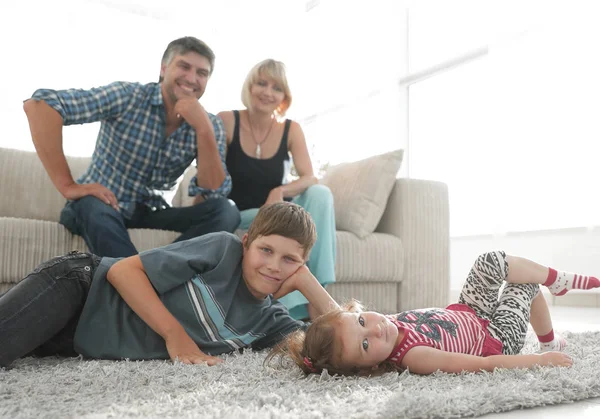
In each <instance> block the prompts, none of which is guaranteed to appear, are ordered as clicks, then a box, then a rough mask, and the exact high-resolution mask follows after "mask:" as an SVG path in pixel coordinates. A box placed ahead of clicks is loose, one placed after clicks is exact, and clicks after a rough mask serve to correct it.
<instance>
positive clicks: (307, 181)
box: [279, 121, 318, 198]
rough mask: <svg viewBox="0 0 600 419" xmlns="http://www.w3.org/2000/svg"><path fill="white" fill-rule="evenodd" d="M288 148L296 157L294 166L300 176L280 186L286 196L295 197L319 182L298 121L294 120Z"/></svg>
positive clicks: (293, 156) (294, 157)
mask: <svg viewBox="0 0 600 419" xmlns="http://www.w3.org/2000/svg"><path fill="white" fill-rule="evenodd" d="M288 148H289V151H290V153H291V154H292V159H294V166H295V167H296V171H297V172H298V176H299V178H298V179H296V180H295V181H293V182H290V183H287V184H285V185H281V186H279V188H281V193H282V195H283V197H284V198H293V197H295V196H296V195H299V194H301V193H302V192H304V191H305V190H306V189H308V187H310V186H312V185H315V184H317V183H318V179H317V178H316V177H315V173H314V171H313V167H312V162H311V161H310V155H309V154H308V147H307V146H306V139H305V138H304V132H303V131H302V128H301V127H300V125H299V124H298V123H297V122H294V121H292V123H291V126H290V133H289V138H288Z"/></svg>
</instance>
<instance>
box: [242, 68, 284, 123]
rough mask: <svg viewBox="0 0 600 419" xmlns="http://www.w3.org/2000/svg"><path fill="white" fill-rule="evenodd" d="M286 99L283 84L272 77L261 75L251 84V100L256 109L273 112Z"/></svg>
mask: <svg viewBox="0 0 600 419" xmlns="http://www.w3.org/2000/svg"><path fill="white" fill-rule="evenodd" d="M284 99H285V93H284V92H283V86H281V85H280V84H279V83H278V82H277V81H275V80H273V79H272V78H270V77H263V76H262V75H260V76H259V78H258V80H256V82H254V83H253V84H252V86H250V100H251V102H252V103H251V106H252V109H253V110H254V111H258V112H265V113H268V114H272V113H273V112H274V111H275V109H277V108H278V107H279V105H281V103H282V102H283V100H284Z"/></svg>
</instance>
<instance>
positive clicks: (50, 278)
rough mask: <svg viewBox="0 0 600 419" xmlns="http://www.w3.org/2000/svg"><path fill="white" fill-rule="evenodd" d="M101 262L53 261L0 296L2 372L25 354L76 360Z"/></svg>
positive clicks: (74, 257) (80, 258)
mask: <svg viewBox="0 0 600 419" xmlns="http://www.w3.org/2000/svg"><path fill="white" fill-rule="evenodd" d="M99 263H100V258H99V257H97V256H95V255H92V254H89V253H80V252H71V253H69V254H67V255H64V256H59V257H55V258H53V259H50V260H49V261H47V262H44V263H42V264H41V265H39V266H38V267H37V268H36V269H34V270H33V271H32V272H31V273H30V274H29V275H27V276H26V277H25V278H24V279H23V280H22V281H21V282H19V283H18V284H17V285H15V286H14V287H13V288H11V289H10V290H8V291H7V292H6V293H5V294H4V295H2V296H1V297H0V367H8V366H9V365H10V364H11V363H12V362H13V361H14V360H15V359H18V358H21V357H23V356H25V355H37V356H49V355H62V356H75V355H77V354H76V353H75V350H74V349H73V337H74V336H75V329H76V327H77V322H78V321H79V317H80V316H81V310H82V309H83V305H84V303H85V300H86V299H87V295H88V291H89V289H90V285H91V283H92V278H93V276H94V272H95V271H96V268H97V267H98V264H99Z"/></svg>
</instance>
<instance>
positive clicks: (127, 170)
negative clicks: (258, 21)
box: [23, 37, 240, 257]
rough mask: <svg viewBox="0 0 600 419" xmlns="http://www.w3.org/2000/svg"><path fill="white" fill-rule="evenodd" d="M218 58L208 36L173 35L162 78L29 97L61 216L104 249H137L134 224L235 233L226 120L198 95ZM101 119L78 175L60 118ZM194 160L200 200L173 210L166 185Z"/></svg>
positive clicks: (194, 191)
mask: <svg viewBox="0 0 600 419" xmlns="http://www.w3.org/2000/svg"><path fill="white" fill-rule="evenodd" d="M214 59H215V55H214V53H213V51H212V50H211V49H210V48H209V47H208V46H207V45H206V44H205V43H204V42H202V41H200V40H198V39H196V38H193V37H184V38H180V39H176V40H174V41H172V42H171V43H170V44H169V45H168V47H167V49H166V50H165V52H164V54H163V58H162V62H161V69H160V79H159V82H158V83H148V84H146V85H142V84H140V83H128V82H115V83H112V84H109V85H108V86H103V87H98V88H93V89H90V90H75V89H69V90H61V91H54V90H48V89H40V90H37V91H36V92H35V93H34V94H33V96H32V98H31V99H29V100H27V101H26V102H25V104H24V106H23V107H24V110H25V113H26V114H27V118H28V120H29V127H30V130H31V136H32V139H33V143H34V145H35V148H36V150H37V153H38V156H39V157H40V160H41V161H42V163H43V165H44V167H45V169H46V171H47V172H48V175H49V176H50V178H51V180H52V182H53V183H54V185H55V187H56V188H57V189H58V191H59V192H60V193H61V194H62V195H63V196H64V197H65V198H66V199H67V200H68V201H67V204H66V206H65V208H64V209H63V210H62V212H61V217H60V222H61V224H63V225H64V226H65V227H67V228H68V229H69V230H70V231H71V232H73V233H74V234H79V235H81V236H82V237H83V238H84V240H85V242H86V244H87V245H88V247H89V249H90V251H91V252H93V253H95V254H96V255H99V256H110V257H126V256H132V255H135V254H137V250H136V248H135V246H134V245H133V243H132V242H131V240H130V238H129V234H128V233H127V229H128V228H154V229H164V230H173V231H178V232H181V233H182V234H181V235H180V236H179V237H178V238H177V240H176V241H181V240H186V239H189V238H192V237H196V236H201V235H203V234H206V233H209V232H214V231H229V232H233V231H234V230H235V228H236V227H237V225H238V224H239V221H240V217H239V211H238V210H237V208H236V207H235V206H233V205H230V203H229V201H228V200H227V198H226V197H227V195H228V194H229V191H230V190H231V179H230V177H229V174H228V173H227V170H226V167H225V147H226V138H225V131H224V129H223V125H222V122H221V120H220V119H219V118H217V117H215V116H214V115H211V114H208V113H207V112H206V111H205V110H204V108H203V107H202V105H201V104H200V103H199V102H198V99H200V97H202V95H203V94H204V91H205V89H206V84H207V82H208V79H209V78H210V75H211V74H212V71H213V69H214ZM96 121H100V122H101V126H100V132H99V134H98V139H97V143H96V148H95V150H94V153H93V155H92V162H91V165H90V167H89V168H88V169H87V171H86V172H85V173H84V174H83V176H81V177H80V178H79V179H78V180H77V182H75V181H74V180H73V177H72V176H71V173H70V170H69V167H68V165H67V162H66V159H65V155H64V152H63V149H62V127H63V125H72V124H85V123H90V122H96ZM194 159H196V161H197V174H196V176H195V177H194V178H193V179H192V181H191V182H190V187H189V194H190V196H198V195H199V196H201V199H199V201H200V203H198V204H196V205H194V206H192V207H185V208H171V207H170V206H169V205H168V204H167V203H166V202H165V200H164V199H163V198H162V196H161V194H160V192H159V191H160V190H168V189H171V188H172V187H173V186H174V185H175V184H176V181H177V179H178V178H179V177H180V176H181V175H182V173H183V172H184V171H185V169H186V168H187V167H188V166H189V165H190V164H191V163H192V161H193V160H194Z"/></svg>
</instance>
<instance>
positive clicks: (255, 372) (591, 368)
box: [0, 332, 600, 418]
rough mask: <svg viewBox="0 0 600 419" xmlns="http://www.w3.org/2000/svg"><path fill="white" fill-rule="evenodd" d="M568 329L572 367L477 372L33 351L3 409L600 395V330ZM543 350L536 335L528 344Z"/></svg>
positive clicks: (397, 412) (241, 409)
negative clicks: (336, 371) (351, 369)
mask: <svg viewBox="0 0 600 419" xmlns="http://www.w3.org/2000/svg"><path fill="white" fill-rule="evenodd" d="M562 334H563V336H564V337H565V338H566V339H567V342H568V344H569V346H568V349H567V352H568V353H569V354H570V355H571V356H573V358H574V361H575V362H574V365H573V367H572V368H536V369H533V370H496V371H495V372H494V373H478V374H444V373H437V374H434V375H430V376H418V375H414V374H408V373H406V372H404V373H388V374H385V375H383V376H381V377H374V378H340V377H330V376H329V375H327V374H326V373H324V374H321V375H320V376H312V377H310V378H303V376H302V374H301V373H300V372H299V370H297V369H296V368H295V367H279V366H275V367H263V365H262V362H263V360H264V357H265V353H259V352H251V351H247V352H245V353H244V354H241V355H240V354H236V355H229V356H226V357H225V358H226V362H225V363H223V364H221V365H219V366H216V367H206V366H199V365H196V366H191V365H183V364H180V363H176V364H173V363H170V362H166V361H145V362H130V361H119V362H115V361H84V360H81V359H79V358H70V359H65V358H63V359H59V358H43V359H35V358H25V359H22V360H19V361H18V362H16V363H15V365H14V366H13V368H11V369H8V370H2V369H0V416H1V417H10V418H25V417H32V418H33V417H36V418H37V417H45V418H48V417H82V418H110V417H125V418H132V417H156V418H186V417H207V418H230V417H231V418H235V417H244V418H332V417H339V418H369V417H381V418H388V417H389V418H439V417H464V416H466V417H468V416H471V417H473V416H480V415H484V414H486V413H491V412H503V411H508V410H514V409H523V408H530V407H535V406H543V405H549V404H557V403H567V402H572V401H575V400H581V399H586V398H590V397H597V396H600V380H598V377H599V376H600V347H599V345H598V343H599V342H600V332H587V333H569V332H564V333H562ZM536 349H537V348H536V344H535V338H534V336H533V335H532V334H530V335H529V336H528V339H527V343H526V346H525V348H524V351H523V352H525V353H528V352H533V351H535V350H536Z"/></svg>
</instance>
